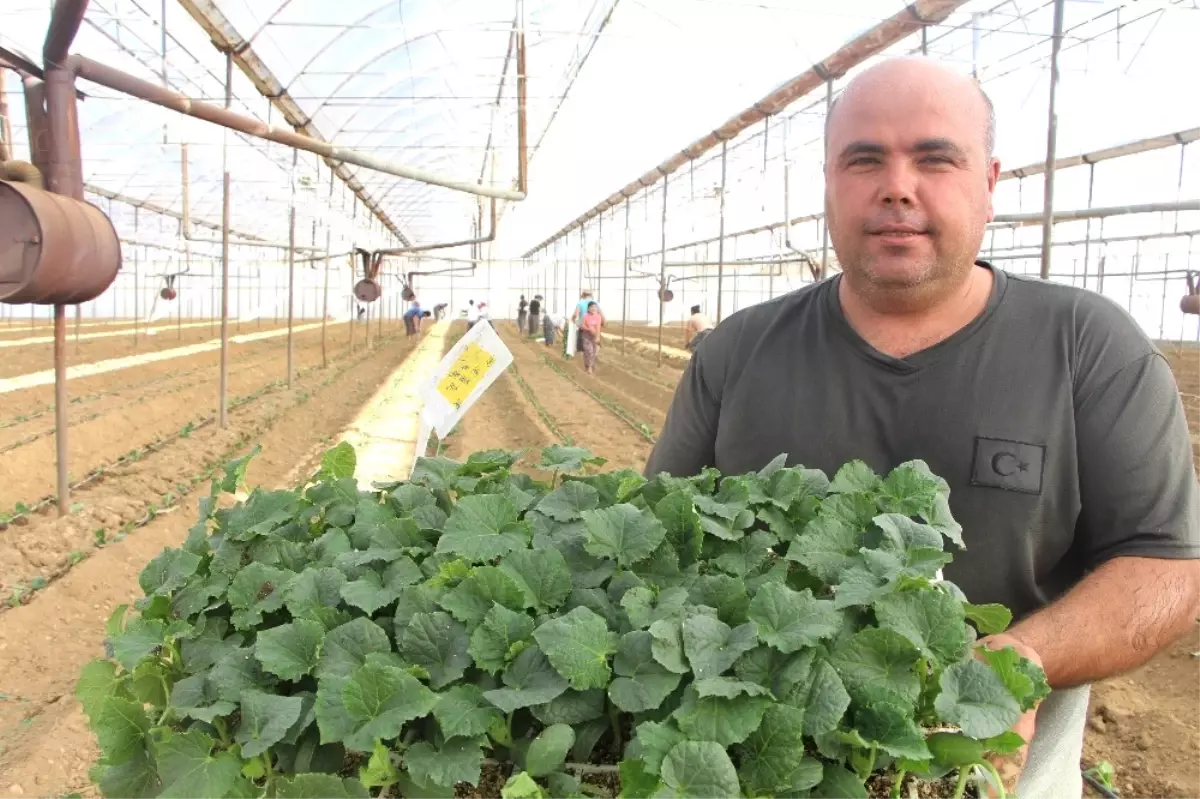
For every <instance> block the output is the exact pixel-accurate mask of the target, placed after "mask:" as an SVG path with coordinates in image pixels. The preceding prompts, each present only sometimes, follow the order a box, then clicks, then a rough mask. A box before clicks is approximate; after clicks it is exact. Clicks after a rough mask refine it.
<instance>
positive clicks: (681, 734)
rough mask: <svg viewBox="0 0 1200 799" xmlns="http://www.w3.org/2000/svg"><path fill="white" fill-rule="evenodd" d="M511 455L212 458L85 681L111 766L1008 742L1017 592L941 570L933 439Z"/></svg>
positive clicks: (281, 786) (266, 783) (750, 781)
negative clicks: (385, 460) (194, 509)
mask: <svg viewBox="0 0 1200 799" xmlns="http://www.w3.org/2000/svg"><path fill="white" fill-rule="evenodd" d="M521 454H522V453H519V452H508V451H502V450H491V451H486V452H478V453H475V454H472V455H471V456H469V457H468V458H467V459H466V461H465V462H462V463H459V462H455V461H452V460H450V459H447V458H444V457H431V458H421V459H419V460H418V462H417V466H416V468H415V469H414V471H413V474H412V476H411V479H410V480H408V481H405V482H401V483H395V484H389V485H382V486H380V485H377V486H375V487H373V488H372V490H369V491H366V490H361V489H360V488H359V486H358V484H357V482H356V481H355V479H354V477H353V474H354V468H355V457H354V451H353V450H352V449H351V448H350V447H349V446H348V445H346V444H341V445H339V446H338V447H335V448H334V449H331V450H329V451H328V452H327V453H326V454H325V456H324V457H323V459H322V465H321V468H320V470H319V471H318V472H317V473H316V474H315V475H313V476H312V477H311V478H310V479H309V480H308V481H307V482H306V484H305V486H304V487H303V488H301V489H299V490H294V491H288V490H279V491H266V490H263V489H261V488H256V489H254V490H253V491H252V492H251V493H250V494H249V496H248V497H247V498H246V499H245V501H242V502H237V503H233V502H230V501H229V500H228V499H226V498H224V497H222V496H221V495H222V494H223V493H233V492H235V491H236V490H237V489H238V486H239V483H240V482H241V480H242V476H243V475H244V472H245V468H246V463H247V461H248V459H249V457H251V456H249V455H248V456H246V457H245V458H242V459H240V460H237V461H234V462H232V463H231V464H229V465H228V467H227V468H226V473H225V476H224V478H223V479H222V480H220V481H217V480H214V481H213V483H212V490H211V495H210V496H209V497H207V498H205V499H204V500H203V501H202V503H201V508H200V518H199V520H198V521H197V523H196V525H195V526H194V527H192V529H191V531H190V534H189V536H188V538H187V541H186V543H185V544H184V545H183V546H182V547H181V548H178V549H167V550H166V551H164V552H163V553H162V554H160V555H159V556H158V557H156V558H155V559H154V560H153V561H152V562H151V563H150V564H149V565H148V566H147V567H146V569H145V570H144V571H143V572H142V574H141V578H140V583H141V587H142V589H143V591H144V596H143V597H142V598H141V599H139V600H138V601H137V602H136V603H135V607H134V608H133V610H132V612H131V611H130V609H129V608H127V607H124V606H122V607H121V608H118V610H117V612H116V613H114V615H113V616H112V618H111V620H110V622H109V625H108V630H107V638H106V643H105V646H106V654H107V657H106V658H104V659H100V660H95V661H93V662H91V663H90V664H88V665H87V667H86V668H85V670H84V672H83V674H82V676H81V678H80V680H79V682H78V686H77V696H78V697H79V699H80V701H81V703H82V705H83V708H84V711H85V712H86V714H87V716H88V718H89V721H90V724H91V726H92V729H93V730H94V731H95V734H96V736H97V739H98V741H99V744H100V749H101V751H102V756H101V758H100V760H99V761H98V762H97V763H96V765H95V767H94V769H93V772H92V777H93V779H94V780H95V781H96V782H97V784H98V785H99V787H100V790H101V792H102V793H103V794H104V795H105V796H110V797H111V796H123V797H148V796H164V797H166V796H192V797H195V796H201V797H224V796H228V797H254V796H270V797H309V796H311V797H316V796H322V797H331V796H368V795H374V796H384V795H389V796H395V795H401V796H406V797H425V796H429V797H442V796H454V795H459V796H502V797H504V799H525V798H527V797H528V798H533V797H543V796H556V797H563V796H572V797H574V796H585V795H614V794H619V795H620V796H626V797H676V796H678V797H713V796H754V797H757V796H798V797H807V796H814V797H816V796H838V797H848V796H849V797H854V796H859V797H865V796H867V795H868V794H867V792H868V789H867V787H866V786H867V785H868V783H870V784H872V785H878V784H879V783H880V777H881V775H882V777H886V778H887V784H890V785H892V786H894V787H893V789H892V790H893V793H895V794H896V795H899V793H898V792H899V790H900V788H901V785H902V783H904V780H905V777H906V776H907V777H908V779H909V781H910V782H911V781H912V780H913V779H921V780H931V781H946V780H950V781H953V783H954V786H955V788H956V793H957V794H958V795H962V793H963V791H964V789H965V788H966V787H967V785H966V784H967V777H968V775H971V774H980V775H984V776H990V777H991V778H992V779H993V780H994V779H995V771H994V769H993V768H992V767H991V765H990V764H989V763H988V760H987V758H988V756H989V755H992V754H995V753H1003V752H1009V751H1013V750H1015V749H1016V748H1018V747H1019V745H1020V744H1021V743H1022V741H1021V739H1020V738H1019V737H1018V736H1016V735H1015V734H1014V733H1011V732H1009V729H1010V728H1011V726H1012V725H1013V724H1014V723H1015V722H1016V721H1017V719H1018V717H1019V716H1020V714H1021V713H1022V712H1023V711H1025V710H1028V709H1030V708H1032V707H1034V706H1035V704H1036V703H1037V702H1038V701H1039V700H1040V699H1041V698H1042V697H1043V696H1044V695H1045V694H1046V692H1047V691H1048V688H1047V686H1046V682H1045V675H1044V674H1043V673H1042V672H1041V670H1040V669H1038V668H1037V667H1036V666H1035V665H1034V664H1032V663H1031V662H1029V661H1027V660H1024V659H1022V658H1021V657H1019V656H1018V655H1017V654H1016V652H1015V651H1013V650H1012V649H1005V650H999V651H990V650H982V649H979V648H977V647H976V646H975V642H976V637H977V634H979V633H982V634H990V633H994V632H998V631H1000V630H1001V629H1003V628H1004V627H1005V626H1006V625H1007V624H1008V622H1009V620H1010V615H1009V613H1008V611H1007V610H1005V609H1004V608H1003V607H1000V606H995V605H989V606H976V605H972V604H970V603H969V602H967V601H966V600H965V598H964V596H963V595H962V593H961V591H959V590H958V589H957V588H956V587H955V586H954V585H953V584H952V583H949V582H946V581H943V580H940V579H939V570H940V569H941V568H942V567H943V566H944V565H945V564H947V563H948V562H950V560H951V557H952V556H951V553H950V552H949V551H947V542H950V543H951V544H953V545H957V546H961V545H962V540H961V528H960V527H959V525H958V524H957V523H956V522H955V521H954V520H953V518H952V517H951V515H950V511H949V503H948V488H947V486H946V483H945V482H944V481H943V480H941V479H940V478H938V477H937V476H935V475H933V474H932V473H931V472H930V471H929V469H928V468H927V467H926V465H925V464H924V463H922V462H920V461H913V462H910V463H906V464H903V465H901V466H900V467H898V468H896V469H895V470H894V471H892V472H891V473H890V474H888V475H886V476H885V477H882V478H881V477H880V476H878V475H876V474H875V473H873V472H872V471H871V470H870V469H869V468H868V467H866V466H865V465H864V464H862V463H860V462H853V463H849V464H847V465H846V466H845V467H844V468H842V469H841V470H840V471H838V472H837V474H836V475H834V477H833V479H832V480H830V479H829V477H828V476H827V475H825V474H823V473H822V472H820V471H817V470H812V469H805V468H802V467H787V466H785V463H786V459H785V458H784V457H783V456H780V457H779V458H778V459H776V460H775V461H774V462H772V463H771V464H770V465H768V466H767V467H766V468H764V469H763V470H762V471H760V472H755V473H750V474H745V475H736V476H724V477H723V476H721V475H720V474H719V473H718V472H716V471H715V470H712V469H709V470H706V471H705V472H704V473H702V474H701V475H699V476H696V477H692V478H688V479H682V478H675V477H671V476H667V475H659V476H657V477H655V478H654V479H651V480H646V479H645V478H643V477H642V476H641V475H639V474H638V473H636V472H634V471H631V470H627V469H626V470H615V471H608V472H599V473H592V474H587V475H584V474H583V472H584V471H585V470H586V469H589V468H590V469H591V470H594V469H596V468H597V467H600V466H603V465H604V462H603V461H602V460H601V459H598V458H593V457H592V456H591V455H590V454H589V453H588V452H586V451H585V450H583V449H579V448H576V447H564V446H557V445H556V446H552V447H549V448H547V449H546V450H544V451H543V452H542V455H541V461H540V462H539V463H537V464H536V466H535V468H536V469H538V470H539V471H540V472H542V473H546V474H551V475H553V477H552V479H551V480H549V481H538V480H534V479H532V478H531V477H530V476H528V475H526V474H523V473H519V472H516V471H513V467H514V465H515V464H516V462H517V461H518V459H519V458H520V457H521ZM219 506H221V507H219ZM956 776H957V779H955V777H956Z"/></svg>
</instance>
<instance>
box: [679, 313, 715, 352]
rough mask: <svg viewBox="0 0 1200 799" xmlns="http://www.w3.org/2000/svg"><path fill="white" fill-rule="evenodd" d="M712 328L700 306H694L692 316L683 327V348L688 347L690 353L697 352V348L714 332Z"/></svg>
mask: <svg viewBox="0 0 1200 799" xmlns="http://www.w3.org/2000/svg"><path fill="white" fill-rule="evenodd" d="M712 326H713V325H712V322H711V321H710V320H709V318H708V316H707V315H706V314H703V313H701V312H700V306H699V305H693V306H692V315H691V316H689V317H688V320H687V322H686V323H684V326H683V346H685V347H687V349H688V351H689V352H695V351H696V347H698V346H700V342H701V341H703V340H704V338H705V337H706V336H707V335H708V334H709V331H711V330H712Z"/></svg>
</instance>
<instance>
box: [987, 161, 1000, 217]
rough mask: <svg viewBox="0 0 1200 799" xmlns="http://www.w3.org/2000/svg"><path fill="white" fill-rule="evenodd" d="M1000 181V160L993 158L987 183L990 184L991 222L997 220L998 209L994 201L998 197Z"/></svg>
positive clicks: (988, 171)
mask: <svg viewBox="0 0 1200 799" xmlns="http://www.w3.org/2000/svg"><path fill="white" fill-rule="evenodd" d="M999 181H1000V159H999V158H993V159H991V160H990V161H988V168H987V182H988V219H987V221H989V222H991V221H992V220H994V219H995V218H996V207H995V203H994V202H993V199H994V198H995V196H996V184H997V183H998V182H999Z"/></svg>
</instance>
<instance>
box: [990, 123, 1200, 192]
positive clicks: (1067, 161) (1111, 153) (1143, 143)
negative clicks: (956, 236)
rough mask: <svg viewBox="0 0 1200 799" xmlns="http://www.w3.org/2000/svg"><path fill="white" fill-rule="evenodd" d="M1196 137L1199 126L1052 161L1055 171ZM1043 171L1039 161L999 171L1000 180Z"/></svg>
mask: <svg viewBox="0 0 1200 799" xmlns="http://www.w3.org/2000/svg"><path fill="white" fill-rule="evenodd" d="M1197 139H1200V128H1189V129H1188V130H1181V131H1179V132H1177V133H1166V134H1163V135H1162V136H1152V137H1150V138H1148V139H1138V140H1137V141H1132V142H1128V143H1126V144H1118V145H1117V146H1116V147H1106V148H1105V149H1103V150H1095V151H1093V152H1090V153H1083V154H1082V155H1072V156H1068V157H1066V158H1059V159H1056V160H1055V161H1054V171H1055V172H1057V171H1058V170H1060V169H1068V168H1069V167H1073V166H1082V165H1083V164H1096V163H1099V162H1101V161H1108V160H1111V159H1113V158H1122V157H1124V156H1126V155H1136V154H1137V153H1145V152H1149V151H1151V150H1161V149H1164V148H1166V147H1174V146H1175V145H1177V144H1187V143H1188V142H1193V141H1196V140H1197ZM1045 171H1046V162H1045V161H1040V162H1038V163H1036V164H1030V165H1028V166H1022V167H1017V168H1016V169H1006V170H1005V171H1003V172H1001V173H1000V180H1009V179H1011V178H1027V177H1030V176H1031V175H1040V174H1042V173H1043V172H1045Z"/></svg>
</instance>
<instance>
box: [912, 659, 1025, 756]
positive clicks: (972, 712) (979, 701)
mask: <svg viewBox="0 0 1200 799" xmlns="http://www.w3.org/2000/svg"><path fill="white" fill-rule="evenodd" d="M939 685H940V687H941V692H940V693H939V694H938V697H937V699H936V700H934V709H935V710H936V711H937V713H938V717H939V718H941V719H942V720H943V721H947V722H950V723H951V724H957V725H958V726H959V728H961V729H962V731H963V733H965V734H966V735H969V736H971V737H972V738H990V737H992V736H993V735H1000V734H1001V733H1003V732H1004V731H1005V730H1008V729H1010V728H1011V727H1012V726H1013V725H1014V724H1016V722H1017V719H1019V718H1020V717H1021V706H1020V704H1019V703H1018V702H1017V700H1016V699H1015V698H1014V697H1013V695H1012V693H1010V692H1009V690H1008V687H1007V686H1005V684H1004V681H1003V680H1002V679H1001V677H1000V675H999V674H997V673H996V672H995V671H994V670H993V669H992V668H990V667H989V666H988V665H987V664H986V663H983V662H981V661H978V660H975V659H973V658H972V659H969V660H962V661H959V662H958V663H955V664H953V665H952V666H950V667H948V668H947V669H946V670H945V671H944V672H942V676H941V680H940V681H939Z"/></svg>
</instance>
